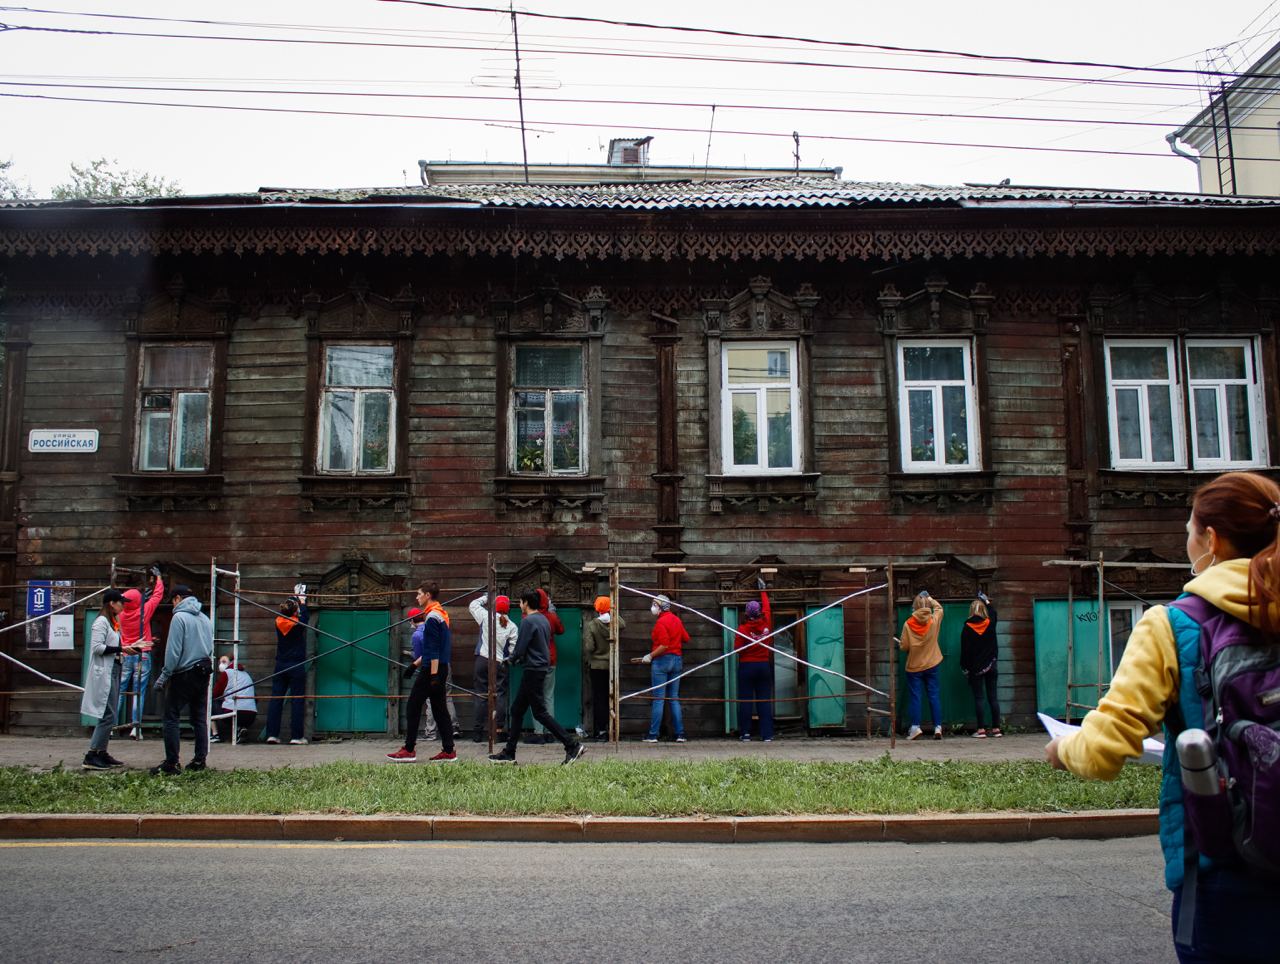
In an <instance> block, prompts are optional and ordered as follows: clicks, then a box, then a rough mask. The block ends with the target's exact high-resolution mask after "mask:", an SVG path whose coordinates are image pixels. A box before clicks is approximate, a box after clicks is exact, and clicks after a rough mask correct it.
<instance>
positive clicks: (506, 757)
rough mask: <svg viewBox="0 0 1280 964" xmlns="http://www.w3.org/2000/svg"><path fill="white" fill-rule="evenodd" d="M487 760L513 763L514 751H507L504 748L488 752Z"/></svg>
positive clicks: (514, 758) (514, 760)
mask: <svg viewBox="0 0 1280 964" xmlns="http://www.w3.org/2000/svg"><path fill="white" fill-rule="evenodd" d="M489 762H490V763H515V762H516V757H515V754H514V753H508V752H507V751H506V750H501V751H500V752H498V753H490V754H489Z"/></svg>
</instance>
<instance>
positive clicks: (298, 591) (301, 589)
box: [293, 582, 307, 606]
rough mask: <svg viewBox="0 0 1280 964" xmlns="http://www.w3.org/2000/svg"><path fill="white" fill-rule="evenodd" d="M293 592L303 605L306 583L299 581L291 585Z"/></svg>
mask: <svg viewBox="0 0 1280 964" xmlns="http://www.w3.org/2000/svg"><path fill="white" fill-rule="evenodd" d="M293 594H294V595H295V596H297V597H298V602H299V603H301V604H302V605H303V606H305V605H306V604H307V584H306V583H305V582H300V583H298V584H297V585H296V586H294V587H293Z"/></svg>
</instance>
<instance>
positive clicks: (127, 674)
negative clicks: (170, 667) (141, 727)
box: [116, 653, 151, 726]
mask: <svg viewBox="0 0 1280 964" xmlns="http://www.w3.org/2000/svg"><path fill="white" fill-rule="evenodd" d="M149 682H151V654H150V653H139V654H138V655H137V656H126V657H125V658H124V668H123V669H122V670H121V671H120V708H119V710H118V711H117V712H116V717H117V718H118V719H121V720H123V719H124V718H125V715H124V708H125V705H126V704H127V703H128V701H129V700H133V716H131V717H129V719H130V720H131V721H132V722H133V725H134V726H137V725H138V724H139V723H141V722H142V704H143V703H145V702H146V701H147V683H149ZM135 684H136V685H135ZM126 691H127V692H126ZM128 693H135V694H137V695H136V696H130V695H128Z"/></svg>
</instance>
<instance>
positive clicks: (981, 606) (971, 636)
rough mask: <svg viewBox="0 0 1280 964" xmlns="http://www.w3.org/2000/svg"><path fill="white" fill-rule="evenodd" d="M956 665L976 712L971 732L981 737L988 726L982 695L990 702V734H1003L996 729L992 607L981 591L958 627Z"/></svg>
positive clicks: (993, 615)
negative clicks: (966, 616)
mask: <svg viewBox="0 0 1280 964" xmlns="http://www.w3.org/2000/svg"><path fill="white" fill-rule="evenodd" d="M960 669H961V670H962V671H963V672H964V675H965V677H966V678H968V680H969V689H971V690H973V705H974V708H975V710H976V712H977V716H978V729H977V730H976V731H975V732H974V734H973V736H974V738H975V739H978V740H985V739H986V738H987V735H988V730H987V728H986V726H985V724H984V723H983V721H982V720H983V716H984V715H985V714H984V712H983V705H982V697H983V693H984V691H985V693H986V701H987V703H989V704H990V705H991V730H990V731H989V732H990V735H991V736H1004V734H1003V733H1001V732H1000V699H999V697H998V696H997V694H996V688H997V682H998V678H997V671H996V607H995V604H994V603H992V602H991V600H990V599H989V598H988V597H987V594H986V593H984V592H980V593H978V598H977V599H975V600H974V601H973V605H971V606H970V607H969V618H968V619H966V620H965V623H964V628H963V629H962V630H960Z"/></svg>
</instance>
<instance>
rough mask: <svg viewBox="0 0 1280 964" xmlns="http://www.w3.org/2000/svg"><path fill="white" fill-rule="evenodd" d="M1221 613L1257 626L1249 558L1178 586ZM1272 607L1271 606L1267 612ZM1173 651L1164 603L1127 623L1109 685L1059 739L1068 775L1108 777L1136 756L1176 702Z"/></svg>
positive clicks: (1176, 673) (1230, 562)
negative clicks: (1126, 638) (1128, 628)
mask: <svg viewBox="0 0 1280 964" xmlns="http://www.w3.org/2000/svg"><path fill="white" fill-rule="evenodd" d="M1183 589H1184V590H1185V591H1186V592H1189V593H1194V594H1195V595H1197V596H1200V597H1201V598H1203V599H1205V600H1207V601H1209V602H1211V603H1213V605H1215V606H1217V607H1218V608H1219V609H1221V610H1222V611H1223V612H1225V613H1229V614H1230V615H1232V616H1235V617H1236V618H1237V619H1240V620H1243V621H1244V622H1246V623H1249V624H1250V625H1253V626H1257V625H1258V622H1259V616H1260V612H1259V610H1258V609H1257V608H1256V607H1255V608H1254V609H1253V611H1252V612H1251V611H1250V607H1249V560H1248V559H1229V560H1227V561H1225V562H1220V563H1218V564H1217V565H1216V566H1211V567H1210V568H1209V569H1207V570H1206V571H1205V572H1203V573H1201V574H1200V575H1199V576H1196V578H1194V579H1192V580H1191V581H1190V582H1189V583H1187V584H1186V585H1185V586H1183ZM1274 610H1275V607H1273V611H1274ZM1178 677H1179V671H1178V650H1177V645H1176V643H1175V642H1174V638H1173V627H1172V626H1170V625H1169V613H1168V610H1167V609H1166V608H1165V607H1164V606H1152V607H1151V608H1150V609H1148V610H1147V611H1146V612H1145V613H1143V614H1142V618H1141V619H1139V620H1138V625H1136V626H1134V627H1133V633H1132V634H1131V635H1130V636H1129V642H1128V643H1127V644H1126V645H1125V648H1124V656H1123V657H1122V658H1121V660H1120V665H1119V666H1118V667H1117V668H1116V673H1115V676H1114V677H1113V678H1112V680H1111V688H1110V689H1109V690H1108V691H1107V695H1106V696H1104V697H1103V698H1102V701H1101V702H1100V703H1099V704H1098V708H1097V709H1096V710H1093V711H1091V712H1090V713H1088V714H1087V715H1086V716H1085V718H1084V721H1083V722H1082V724H1081V726H1080V731H1079V732H1078V733H1072V734H1070V735H1069V736H1065V737H1063V738H1062V740H1061V742H1059V744H1058V759H1060V760H1061V761H1062V764H1063V766H1065V767H1066V768H1067V769H1068V770H1070V771H1071V772H1072V773H1074V774H1076V775H1078V776H1082V777H1088V778H1090V779H1094V780H1112V779H1114V778H1115V776H1116V774H1118V773H1119V772H1120V768H1121V767H1122V766H1124V761H1125V760H1126V759H1128V758H1130V757H1138V756H1141V754H1142V741H1143V740H1144V739H1146V738H1147V737H1148V736H1150V735H1151V734H1152V733H1155V732H1156V731H1157V730H1158V729H1159V727H1160V723H1161V721H1163V720H1164V716H1165V713H1166V711H1167V710H1168V709H1169V707H1170V706H1172V705H1173V704H1174V703H1176V702H1177V700H1178Z"/></svg>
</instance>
